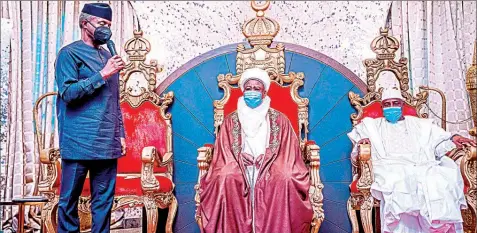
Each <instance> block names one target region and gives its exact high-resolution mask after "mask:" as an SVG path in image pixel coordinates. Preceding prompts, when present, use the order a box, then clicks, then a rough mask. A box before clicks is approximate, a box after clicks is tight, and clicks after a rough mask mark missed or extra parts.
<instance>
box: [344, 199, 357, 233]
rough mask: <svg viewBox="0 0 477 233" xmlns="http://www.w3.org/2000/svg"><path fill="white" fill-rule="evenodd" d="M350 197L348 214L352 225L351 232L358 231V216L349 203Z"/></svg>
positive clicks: (355, 232) (349, 202)
mask: <svg viewBox="0 0 477 233" xmlns="http://www.w3.org/2000/svg"><path fill="white" fill-rule="evenodd" d="M351 198H352V197H350V198H349V199H348V205H347V208H348V216H349V219H350V220H351V227H352V232H353V233H359V225H358V217H357V216H356V210H355V209H354V208H353V206H352V205H351V201H352V200H351Z"/></svg>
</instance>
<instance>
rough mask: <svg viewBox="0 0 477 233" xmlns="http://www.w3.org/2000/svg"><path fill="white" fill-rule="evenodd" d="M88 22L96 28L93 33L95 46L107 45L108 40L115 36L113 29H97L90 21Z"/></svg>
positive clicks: (100, 27) (103, 27) (102, 27)
mask: <svg viewBox="0 0 477 233" xmlns="http://www.w3.org/2000/svg"><path fill="white" fill-rule="evenodd" d="M86 22H88V23H89V24H91V26H93V27H94V28H95V29H94V33H93V42H94V43H95V44H99V45H102V44H106V42H108V40H109V39H111V35H112V34H113V33H112V32H111V29H109V28H108V27H106V26H99V27H95V26H94V25H93V24H92V23H91V22H89V21H86Z"/></svg>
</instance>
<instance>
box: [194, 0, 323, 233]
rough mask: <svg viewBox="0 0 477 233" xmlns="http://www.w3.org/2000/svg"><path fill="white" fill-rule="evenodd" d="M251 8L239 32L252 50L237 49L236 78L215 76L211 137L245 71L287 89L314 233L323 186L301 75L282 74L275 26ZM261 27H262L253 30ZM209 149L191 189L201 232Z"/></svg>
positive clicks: (259, 7) (204, 149) (320, 216)
mask: <svg viewBox="0 0 477 233" xmlns="http://www.w3.org/2000/svg"><path fill="white" fill-rule="evenodd" d="M251 5H252V8H253V9H254V10H255V11H256V12H257V17H256V18H254V19H251V20H249V21H248V22H246V23H245V24H244V26H243V28H242V31H243V34H244V35H245V36H246V37H247V39H248V41H249V43H250V45H252V48H246V46H245V44H239V45H238V46H237V58H236V71H237V75H233V74H231V73H228V74H219V75H218V76H217V81H218V86H219V87H220V88H222V89H223V90H224V95H223V97H222V99H220V100H215V101H214V127H215V134H217V133H218V131H219V129H220V126H221V124H222V123H223V121H224V118H225V115H224V106H225V104H226V103H227V102H228V101H229V99H230V95H231V90H232V89H233V88H238V87H237V86H236V85H237V83H238V81H239V80H240V78H241V74H242V73H243V71H245V70H246V69H248V68H253V67H258V68H261V69H263V70H265V71H267V73H268V74H269V76H270V79H271V81H272V82H276V83H277V84H278V85H280V86H282V87H288V88H290V95H291V97H292V99H293V101H294V102H295V103H296V104H297V105H298V124H299V129H298V132H297V134H298V135H299V138H300V146H301V148H302V152H303V158H304V160H305V162H307V163H309V169H310V180H311V183H310V190H309V193H310V202H311V205H312V208H313V220H312V223H311V232H313V233H317V232H318V230H319V228H320V226H321V223H322V222H323V221H324V217H325V216H324V211H323V193H322V190H323V183H322V182H321V180H320V175H319V168H320V156H319V150H320V148H319V147H318V146H317V145H316V144H315V143H314V142H312V141H308V132H309V131H308V124H309V123H308V104H309V100H308V99H307V98H302V97H301V96H300V95H299V94H298V88H299V87H301V86H303V84H304V81H303V80H304V78H305V75H304V73H303V72H298V73H294V72H289V73H288V74H285V47H284V45H283V44H282V43H278V44H277V45H276V47H274V48H273V47H271V44H272V41H273V37H274V36H275V35H276V34H277V33H278V30H279V25H278V23H277V22H276V21H275V20H273V19H269V18H266V17H264V11H265V10H266V9H267V8H268V6H269V5H270V2H269V1H266V2H265V3H264V4H263V5H258V4H256V3H255V2H254V1H252V3H251ZM259 24H261V25H262V26H263V27H256V25H259ZM213 149H214V148H213V146H212V145H206V146H203V147H200V148H199V149H198V157H197V162H198V167H199V176H198V183H197V185H196V186H195V190H196V195H195V201H196V207H197V209H196V221H197V223H198V225H199V227H200V229H203V225H202V219H201V216H200V210H199V208H200V203H201V201H200V193H199V186H200V180H201V178H202V177H203V176H204V175H205V174H206V173H207V171H208V168H209V166H210V162H211V161H212V155H213Z"/></svg>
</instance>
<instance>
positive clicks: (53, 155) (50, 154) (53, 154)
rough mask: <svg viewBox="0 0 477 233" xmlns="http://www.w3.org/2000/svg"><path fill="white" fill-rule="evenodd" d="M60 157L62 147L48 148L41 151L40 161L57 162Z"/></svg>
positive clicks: (44, 162) (46, 162) (45, 162)
mask: <svg viewBox="0 0 477 233" xmlns="http://www.w3.org/2000/svg"><path fill="white" fill-rule="evenodd" d="M59 158H60V149H58V148H46V149H43V150H41V151H40V162H41V163H43V164H55V163H56V161H57V160H58V159H59Z"/></svg>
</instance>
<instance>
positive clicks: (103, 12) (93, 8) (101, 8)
mask: <svg viewBox="0 0 477 233" xmlns="http://www.w3.org/2000/svg"><path fill="white" fill-rule="evenodd" d="M81 12H83V13H86V14H89V15H93V16H97V17H100V18H103V19H107V20H109V21H111V20H112V19H113V11H112V10H111V7H110V6H109V4H106V3H87V4H84V7H83V10H82V11H81Z"/></svg>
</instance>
